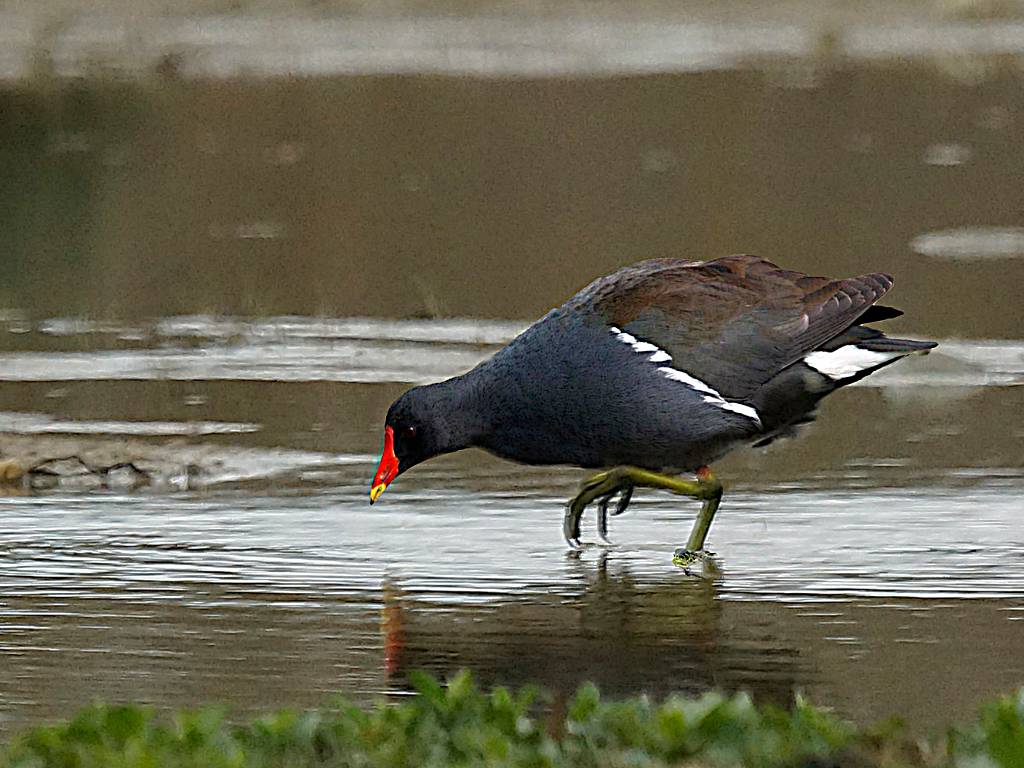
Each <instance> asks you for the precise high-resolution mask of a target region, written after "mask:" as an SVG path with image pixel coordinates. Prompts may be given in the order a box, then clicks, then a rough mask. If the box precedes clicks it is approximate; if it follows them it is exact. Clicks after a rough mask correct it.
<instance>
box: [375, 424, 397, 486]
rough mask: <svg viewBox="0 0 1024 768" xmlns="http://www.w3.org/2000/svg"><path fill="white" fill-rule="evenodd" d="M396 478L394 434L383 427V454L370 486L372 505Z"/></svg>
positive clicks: (388, 428)
mask: <svg viewBox="0 0 1024 768" xmlns="http://www.w3.org/2000/svg"><path fill="white" fill-rule="evenodd" d="M396 477H398V457H397V456H395V433H394V431H392V429H391V427H384V454H383V455H382V456H381V457H380V465H379V466H378V467H377V474H376V475H374V476H373V485H371V486H370V503H371V504H373V502H375V501H376V500H377V499H379V498H380V495H381V494H382V493H384V490H385V489H386V488H387V487H388V486H389V485H390V484H391V481H392V480H394V479H395V478H396Z"/></svg>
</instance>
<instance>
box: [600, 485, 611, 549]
mask: <svg viewBox="0 0 1024 768" xmlns="http://www.w3.org/2000/svg"><path fill="white" fill-rule="evenodd" d="M614 496H615V494H614V493H610V494H608V495H607V496H602V497H601V499H600V501H599V502H598V505H597V542H598V543H599V544H602V545H604V546H606V547H611V546H613V542H612V541H611V540H610V539H609V538H608V502H610V501H611V500H612V498H613V497H614Z"/></svg>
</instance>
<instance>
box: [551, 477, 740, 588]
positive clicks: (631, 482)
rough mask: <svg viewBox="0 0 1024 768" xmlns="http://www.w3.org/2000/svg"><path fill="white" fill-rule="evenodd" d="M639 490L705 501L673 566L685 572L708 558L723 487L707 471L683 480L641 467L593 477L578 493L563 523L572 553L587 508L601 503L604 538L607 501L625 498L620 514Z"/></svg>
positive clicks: (572, 500)
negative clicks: (708, 541)
mask: <svg viewBox="0 0 1024 768" xmlns="http://www.w3.org/2000/svg"><path fill="white" fill-rule="evenodd" d="M636 486H644V487H646V488H661V489H663V490H666V491H671V492H672V493H677V494H680V495H682V496H691V497H693V498H696V499H702V500H703V501H704V505H703V506H702V507H701V510H700V514H699V515H697V520H696V522H695V523H694V525H693V530H692V531H690V538H689V539H687V541H686V546H685V547H682V548H680V549H677V550H676V551H675V553H674V554H673V555H672V562H673V563H675V564H676V565H679V566H681V567H683V568H685V567H687V566H689V565H692V564H693V563H695V562H696V561H697V560H700V559H702V558H704V557H706V556H707V555H708V554H709V553H707V552H705V551H704V542H705V540H706V539H707V536H708V531H709V530H710V529H711V522H712V520H714V517H715V512H717V511H718V505H719V504H720V503H721V500H722V484H721V483H720V482H719V481H718V478H716V477H715V476H714V475H713V474H712V472H711V470H710V469H708V468H707V467H701V468H700V469H699V470H697V479H696V480H683V479H681V478H678V477H672V476H671V475H663V474H661V473H659V472H651V471H650V470H646V469H640V468H639V467H615V468H614V469H609V470H608V471H606V472H598V473H597V474H596V475H592V476H591V477H589V478H587V479H586V480H585V481H584V482H583V484H582V485H581V486H580V491H579V493H577V494H576V495H575V496H574V497H573V498H572V499H571V500H570V501H569V504H568V505H567V506H566V509H565V516H564V518H563V519H562V533H563V535H564V536H565V541H566V543H567V544H568V545H569V546H570V547H572V548H573V549H578V548H579V547H580V519H581V518H582V517H583V511H584V510H585V509H586V508H587V506H588V505H589V504H591V503H593V502H594V501H596V500H600V506H601V509H599V512H598V514H599V518H598V529H599V532H600V533H601V534H602V535H603V534H604V532H605V531H606V515H607V507H608V500H609V499H611V498H612V497H613V496H614V495H615V494H616V493H620V492H621V493H622V494H623V496H622V498H623V499H624V500H625V504H624V503H623V501H621V500H620V502H619V505H618V507H617V509H616V511H615V514H621V513H622V512H624V511H625V507H626V504H628V503H629V498H630V496H631V495H632V491H633V488H634V487H636Z"/></svg>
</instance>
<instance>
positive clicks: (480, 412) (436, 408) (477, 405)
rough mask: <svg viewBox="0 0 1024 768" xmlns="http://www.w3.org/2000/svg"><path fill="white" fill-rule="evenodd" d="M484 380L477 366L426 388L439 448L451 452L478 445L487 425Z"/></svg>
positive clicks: (425, 392)
mask: <svg viewBox="0 0 1024 768" xmlns="http://www.w3.org/2000/svg"><path fill="white" fill-rule="evenodd" d="M485 384H486V382H485V380H484V377H483V376H481V375H480V374H479V372H478V371H477V369H474V370H472V371H469V372H468V373H464V374H462V375H461V376H456V377H454V378H451V379H447V380H446V381H442V382H438V383H437V384H429V385H427V386H426V387H424V388H423V390H424V395H425V396H426V397H427V401H428V403H429V404H430V406H431V408H432V413H433V416H434V423H435V424H436V428H437V429H438V430H439V434H438V436H437V440H438V443H439V444H438V448H441V449H442V452H443V453H451V452H452V451H458V450H461V449H463V448H469V447H471V446H474V445H478V444H479V441H480V438H481V437H482V436H483V435H484V434H485V433H486V431H487V429H488V421H487V413H488V410H487V408H486V407H485V404H486V403H485V401H486V394H485Z"/></svg>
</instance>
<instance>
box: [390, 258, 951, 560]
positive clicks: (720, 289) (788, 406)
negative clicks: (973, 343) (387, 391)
mask: <svg viewBox="0 0 1024 768" xmlns="http://www.w3.org/2000/svg"><path fill="white" fill-rule="evenodd" d="M891 287H892V278H890V277H889V276H888V275H885V274H881V273H874V274H868V275H862V276H860V277H854V278H847V279H842V280H833V279H831V278H826V277H811V276H808V275H804V274H802V273H800V272H793V271H790V270H785V269H780V268H779V267H777V266H775V265H774V264H772V263H771V262H768V261H765V260H764V259H760V258H758V257H756V256H728V257H725V258H722V259H717V260H715V261H708V262H684V261H679V260H675V259H660V260H654V261H646V262H642V263H640V264H636V265H634V266H631V267H626V268H624V269H620V270H619V271H618V272H615V273H613V274H611V275H608V276H607V277H603V278H600V279H599V280H596V281H594V282H593V283H591V284H590V285H589V286H587V287H586V288H584V289H583V290H582V291H580V293H578V294H577V295H576V296H574V297H573V298H571V299H570V300H569V301H567V302H566V303H565V304H564V305H562V306H561V307H559V308H557V309H555V310H553V311H551V312H549V313H548V314H547V315H546V316H545V317H544V318H542V319H541V320H539V321H537V322H536V323H534V324H533V325H532V326H531V327H530V328H529V329H527V330H526V331H525V332H524V333H522V334H521V335H520V336H519V337H518V338H516V339H515V340H514V341H512V342H511V343H510V344H509V345H508V346H506V347H505V348H504V349H502V350H501V351H499V352H498V353H497V354H496V355H494V357H492V358H491V359H489V360H487V361H485V362H483V363H481V364H480V365H478V366H477V367H476V368H474V369H473V370H472V371H470V372H468V373H466V374H464V375H462V376H457V377H455V378H453V379H449V380H448V381H444V382H441V383H439V384H432V385H429V386H424V387H415V388H413V389H411V390H409V391H408V392H406V393H405V394H404V395H402V396H401V397H400V398H398V400H396V401H395V402H394V403H393V404H392V406H391V408H390V409H389V411H388V414H387V418H386V420H385V428H384V454H383V456H382V458H381V462H380V466H379V468H378V470H377V474H376V476H375V477H374V480H373V484H372V488H371V491H370V500H371V502H372V501H375V500H376V499H377V498H378V497H379V496H380V495H381V493H383V492H384V489H385V488H386V487H387V486H388V484H389V483H391V482H392V481H393V480H394V479H395V478H396V477H397V476H398V475H399V474H401V473H402V472H404V471H406V470H408V469H409V468H411V467H413V466H415V465H416V464H419V463H420V462H422V461H424V460H426V459H429V458H431V457H433V456H437V455H439V454H443V453H449V452H451V451H456V450H459V449H461V448H467V447H470V446H478V447H481V448H484V449H486V450H488V451H491V452H492V453H494V454H497V455H498V456H501V457H504V458H507V459H512V460H514V461H519V462H522V463H527V464H575V465H577V466H581V467H588V468H600V469H602V470H603V471H601V472H598V473H597V474H595V475H593V476H592V477H590V478H589V479H587V480H586V481H585V482H584V483H583V485H582V487H581V489H580V491H579V493H578V494H577V495H576V496H575V497H574V498H573V499H572V500H571V501H570V503H569V505H568V508H567V510H566V514H565V517H564V520H563V531H564V534H565V538H566V540H567V542H568V543H569V545H570V547H572V548H578V547H579V546H580V518H581V516H582V514H583V511H584V509H585V508H586V507H587V506H588V505H590V504H592V503H596V504H597V505H598V515H599V525H600V528H599V530H600V532H601V533H602V534H603V533H604V531H605V528H606V521H607V513H608V504H609V502H610V500H612V499H613V498H615V497H616V496H618V498H619V501H618V503H617V506H616V508H615V513H616V514H619V513H621V512H623V511H625V509H626V507H627V505H628V504H629V501H630V498H631V495H632V493H633V489H634V488H635V487H637V486H646V487H651V488H662V489H665V490H669V491H672V492H673V493H678V494H683V495H686V496H692V497H694V498H697V499H701V500H702V501H703V508H702V510H701V512H700V514H699V515H698V518H697V521H696V523H695V525H694V527H693V530H692V532H691V534H690V537H689V539H688V541H687V543H686V547H685V548H681V549H679V550H677V551H676V554H675V556H674V558H673V559H674V561H675V562H676V563H677V564H679V565H682V566H684V567H686V566H688V565H690V564H692V563H695V562H697V561H699V560H702V559H704V558H705V556H706V554H707V553H706V552H705V551H704V542H705V540H706V538H707V534H708V530H709V529H710V527H711V522H712V519H713V517H714V515H715V512H716V511H717V509H718V505H719V501H720V499H721V497H722V485H721V483H719V481H718V480H717V479H716V478H715V476H714V475H713V474H712V473H711V470H710V469H709V468H708V466H707V465H708V464H709V463H710V462H712V461H714V460H716V459H718V458H720V457H722V456H724V455H725V454H726V453H728V452H729V451H731V450H732V449H733V448H736V447H738V446H742V445H752V444H753V445H761V444H765V443H768V442H771V441H772V440H774V439H775V438H777V437H780V436H783V435H788V434H790V433H791V432H792V431H793V430H794V428H795V427H796V426H797V425H799V424H802V423H804V422H807V421H809V420H810V419H811V418H813V413H814V409H815V407H816V406H817V404H818V402H819V401H820V400H821V399H822V398H823V397H825V396H826V395H828V394H829V393H831V392H834V391H835V390H836V389H838V388H840V387H842V386H845V385H847V384H850V383H852V382H855V381H857V380H859V379H861V378H863V377H865V376H867V375H869V374H871V373H872V372H874V371H876V370H878V369H879V368H882V367H883V366H886V365H888V364H890V363H892V362H895V361H896V360H899V359H900V358H902V357H905V356H907V355H909V354H912V353H914V352H921V351H925V350H927V349H930V348H931V347H934V346H935V344H934V343H932V342H918V341H909V340H904V339H890V338H887V337H886V336H884V335H883V334H882V333H881V332H880V331H877V330H875V329H873V328H869V327H868V326H867V324H868V323H874V322H877V321H881V320H887V319H889V318H893V317H897V316H898V315H900V314H901V313H900V312H899V310H896V309H892V308H890V307H883V306H875V302H876V301H878V299H880V298H881V297H882V296H883V295H884V294H885V293H886V292H888V290H889V289H890V288H891ZM684 472H692V473H694V474H695V475H696V479H694V480H685V479H680V478H678V477H675V476H674V475H678V474H680V473H684Z"/></svg>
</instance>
